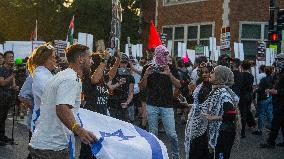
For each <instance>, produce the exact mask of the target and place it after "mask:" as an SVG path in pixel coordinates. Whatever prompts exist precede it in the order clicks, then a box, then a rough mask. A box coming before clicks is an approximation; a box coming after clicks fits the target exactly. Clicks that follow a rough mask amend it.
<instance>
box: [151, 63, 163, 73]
mask: <svg viewBox="0 0 284 159" xmlns="http://www.w3.org/2000/svg"><path fill="white" fill-rule="evenodd" d="M153 72H156V73H160V72H164V68H163V67H161V66H158V65H153Z"/></svg>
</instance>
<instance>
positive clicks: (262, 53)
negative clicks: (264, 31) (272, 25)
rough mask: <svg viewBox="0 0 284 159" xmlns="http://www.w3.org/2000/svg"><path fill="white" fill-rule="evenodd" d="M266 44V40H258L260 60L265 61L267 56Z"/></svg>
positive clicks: (257, 50) (257, 57)
mask: <svg viewBox="0 0 284 159" xmlns="http://www.w3.org/2000/svg"><path fill="white" fill-rule="evenodd" d="M265 54H266V44H265V42H258V43H257V49H256V59H257V60H258V61H265V58H266V55H265Z"/></svg>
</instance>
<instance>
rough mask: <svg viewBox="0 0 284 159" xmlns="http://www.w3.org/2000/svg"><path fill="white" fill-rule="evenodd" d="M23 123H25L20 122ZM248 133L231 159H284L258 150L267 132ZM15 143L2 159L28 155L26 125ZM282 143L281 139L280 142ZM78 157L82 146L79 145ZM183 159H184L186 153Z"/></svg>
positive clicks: (280, 152)
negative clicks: (257, 135)
mask: <svg viewBox="0 0 284 159" xmlns="http://www.w3.org/2000/svg"><path fill="white" fill-rule="evenodd" d="M20 122H21V123H23V121H20ZM180 125H181V124H177V131H178V135H179V139H180V140H181V139H183V138H184V125H182V126H180ZM7 129H8V134H7V135H8V136H9V137H10V135H11V129H12V122H11V120H8V121H7ZM250 133H251V131H248V133H247V134H248V135H247V138H245V139H242V140H241V148H240V152H239V153H236V152H233V153H232V157H231V159H284V148H279V147H277V148H276V149H273V150H267V149H260V148H258V145H259V143H261V142H263V141H264V140H265V139H266V137H267V132H266V133H265V135H263V136H262V137H256V136H253V135H251V134H250ZM159 137H160V138H161V139H162V140H163V141H164V142H165V144H166V145H167V147H168V152H170V149H169V148H170V147H169V142H168V139H167V137H166V135H165V134H164V133H160V135H159ZM15 141H16V143H17V145H8V146H6V147H0V159H25V158H26V157H27V154H28V150H27V144H28V130H27V128H26V126H25V125H23V124H20V123H17V124H16V126H15ZM279 141H281V140H280V138H279V139H278V142H279ZM76 147H77V156H78V150H79V149H80V146H79V145H77V146H76ZM180 148H181V152H184V146H183V140H181V141H180ZM181 154H182V159H184V158H185V157H184V153H181Z"/></svg>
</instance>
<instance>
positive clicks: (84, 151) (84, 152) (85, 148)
mask: <svg viewBox="0 0 284 159" xmlns="http://www.w3.org/2000/svg"><path fill="white" fill-rule="evenodd" d="M79 159H96V157H95V156H94V155H93V153H92V150H91V147H90V145H86V144H84V143H81V150H80V156H79Z"/></svg>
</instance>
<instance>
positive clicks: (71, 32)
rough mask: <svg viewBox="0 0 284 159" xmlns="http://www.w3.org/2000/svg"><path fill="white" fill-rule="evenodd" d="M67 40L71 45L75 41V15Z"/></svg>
mask: <svg viewBox="0 0 284 159" xmlns="http://www.w3.org/2000/svg"><path fill="white" fill-rule="evenodd" d="M66 42H67V43H68V42H69V44H70V45H73V42H74V15H73V18H72V20H71V21H70V25H69V29H68V33H67V39H66Z"/></svg>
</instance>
